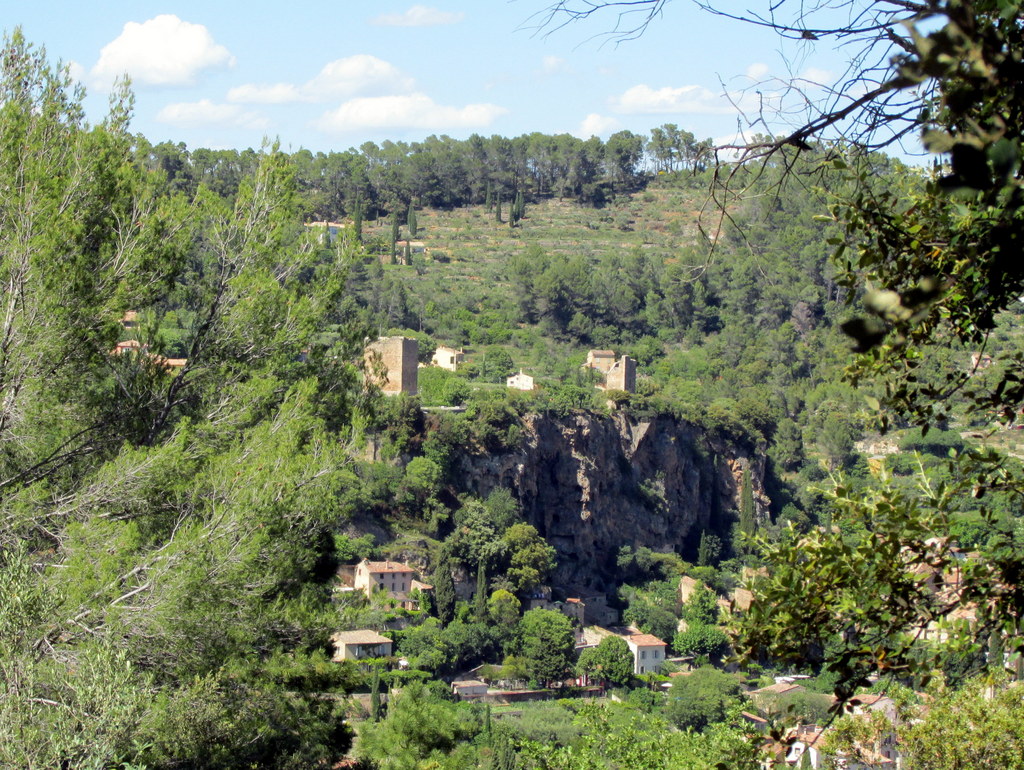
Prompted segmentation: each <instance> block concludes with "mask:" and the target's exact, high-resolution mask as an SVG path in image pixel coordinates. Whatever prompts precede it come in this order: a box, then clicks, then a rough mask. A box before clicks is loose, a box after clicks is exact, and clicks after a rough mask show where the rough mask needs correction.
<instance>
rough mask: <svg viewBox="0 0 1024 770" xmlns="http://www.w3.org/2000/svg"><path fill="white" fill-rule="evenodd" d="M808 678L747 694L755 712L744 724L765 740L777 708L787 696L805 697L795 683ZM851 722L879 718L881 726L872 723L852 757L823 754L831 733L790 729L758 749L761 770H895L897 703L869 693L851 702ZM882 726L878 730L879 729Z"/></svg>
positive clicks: (780, 681) (780, 682)
mask: <svg viewBox="0 0 1024 770" xmlns="http://www.w3.org/2000/svg"><path fill="white" fill-rule="evenodd" d="M803 678H806V677H801V676H790V677H778V678H777V679H776V680H775V684H772V685H769V686H767V687H761V688H760V689H757V690H751V691H750V692H748V693H747V698H748V699H749V700H750V703H751V705H752V707H753V708H754V709H755V711H744V712H743V713H742V716H743V719H744V720H745V721H746V722H747V723H748V724H750V725H751V726H752V727H753V728H754V729H755V730H757V731H760V732H762V733H765V735H766V736H768V734H769V732H770V731H769V726H770V720H771V718H772V717H773V716H776V715H779V704H780V703H781V702H784V699H786V698H787V697H789V696H793V695H796V694H797V693H801V692H806V691H807V690H806V688H804V687H803V686H802V685H800V684H798V683H797V682H798V680H800V679H803ZM850 704H851V706H852V712H851V713H850V716H851V717H852V718H853V719H864V720H872V717H873V715H876V714H877V715H880V716H881V717H882V721H881V722H878V721H873V722H872V729H869V730H866V731H863V734H870V735H873V738H872V739H871V740H870V742H869V743H868V744H866V745H860V744H858V745H856V746H855V752H854V753H851V754H847V753H845V752H843V751H833V752H827V751H826V750H825V744H826V741H825V738H826V736H827V735H828V733H829V731H830V730H831V729H833V728H831V727H825V726H821V725H817V724H802V725H798V726H796V727H793V728H791V729H790V730H789V731H788V732H787V733H786V734H785V735H783V736H782V739H781V740H779V739H778V738H776V737H766V739H765V742H764V743H763V744H762V746H761V748H762V750H763V751H764V754H765V759H764V763H763V767H765V768H766V769H768V768H777V767H801V768H802V767H810V768H812V769H813V770H818V768H824V767H840V768H843V770H890V769H891V770H898V768H900V767H901V757H900V751H899V741H898V733H897V731H898V727H899V717H898V715H897V709H896V703H895V701H893V699H892V698H890V697H889V696H887V695H882V694H876V693H870V694H864V695H859V696H857V697H856V698H854V699H853V700H851V701H850ZM879 725H881V727H879Z"/></svg>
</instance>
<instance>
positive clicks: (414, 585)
mask: <svg viewBox="0 0 1024 770" xmlns="http://www.w3.org/2000/svg"><path fill="white" fill-rule="evenodd" d="M409 587H410V588H418V589H420V590H421V591H433V590H434V586H432V585H430V583H423V582H420V581H419V580H413V581H412V582H411V583H410V584H409Z"/></svg>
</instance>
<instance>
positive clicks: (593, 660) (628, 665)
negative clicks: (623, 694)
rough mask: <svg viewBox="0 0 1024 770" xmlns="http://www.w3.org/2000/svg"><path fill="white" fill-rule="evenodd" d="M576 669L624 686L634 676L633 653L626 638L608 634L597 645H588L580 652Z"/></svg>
mask: <svg viewBox="0 0 1024 770" xmlns="http://www.w3.org/2000/svg"><path fill="white" fill-rule="evenodd" d="M576 671H577V672H579V673H580V674H586V675H588V676H590V677H593V678H595V679H603V680H605V681H607V682H609V683H611V684H612V685H615V686H617V687H623V686H625V685H627V684H629V682H630V681H631V680H632V678H633V654H632V653H631V652H630V651H629V645H627V644H626V640H625V639H623V638H622V637H619V636H606V637H605V638H604V639H602V640H601V641H600V643H599V644H598V645H597V646H596V647H588V648H587V649H585V650H584V651H583V652H582V653H580V658H579V660H578V661H577V662H576Z"/></svg>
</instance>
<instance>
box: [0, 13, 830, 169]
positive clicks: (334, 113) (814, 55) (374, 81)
mask: <svg viewBox="0 0 1024 770" xmlns="http://www.w3.org/2000/svg"><path fill="white" fill-rule="evenodd" d="M549 3H550V0H511V1H508V0H472V1H471V0H436V1H435V0H424V3H423V4H420V3H417V2H410V1H409V0H405V1H404V2H392V1H391V0H380V1H377V2H354V0H335V2H333V3H317V2H305V3H289V2H275V3H269V2H266V0H250V2H246V3H244V4H243V3H236V2H228V1H227V0H205V2H192V1H190V0H165V2H159V3H154V2H148V1H146V0H141V1H140V0H134V1H133V2H121V1H119V0H106V1H105V2H103V3H102V4H100V3H81V2H78V3H72V2H68V1H67V0H34V1H33V2H32V3H19V4H17V5H18V6H19V7H18V8H17V10H12V11H8V12H7V13H5V14H4V15H3V29H4V31H5V33H7V34H9V33H10V32H11V31H13V29H14V28H15V27H18V26H20V27H21V29H22V31H23V32H24V34H25V37H26V38H27V39H28V41H29V42H30V43H32V44H34V45H36V46H43V47H45V48H46V51H47V55H48V56H49V57H50V58H51V59H52V60H60V61H62V62H63V63H65V64H67V65H68V66H69V67H70V70H71V73H72V74H73V76H74V77H75V78H77V79H78V80H80V81H81V82H82V83H83V84H84V85H85V86H86V89H87V92H88V97H87V102H86V107H87V112H88V115H89V118H90V120H92V121H93V122H98V121H99V120H101V119H102V117H103V115H104V114H105V110H106V105H107V100H108V95H109V93H110V90H111V86H112V84H113V83H114V81H115V80H116V79H117V78H118V77H122V76H124V75H125V74H127V75H128V76H129V77H130V78H131V83H132V90H133V92H134V94H135V117H134V119H133V122H132V129H133V130H134V131H136V132H140V133H142V134H143V135H145V136H146V138H147V139H149V140H150V141H151V142H154V143H156V142H161V141H165V140H169V141H172V142H175V143H177V142H184V143H185V144H186V145H187V146H188V147H189V148H196V147H208V148H213V149H226V148H235V149H244V148H247V147H252V148H257V149H258V148H259V147H260V146H261V145H262V144H263V143H264V142H265V140H268V139H269V140H277V141H279V142H280V143H281V146H282V148H283V149H286V150H289V151H295V150H298V149H301V148H305V149H309V150H311V151H313V152H318V151H324V152H326V151H332V150H338V151H341V150H346V149H348V148H350V147H355V148H358V147H359V146H360V145H362V144H363V143H364V142H367V141H373V142H377V143H380V142H382V141H385V140H392V141H406V142H412V141H417V140H421V139H423V138H425V137H427V136H430V135H432V134H435V135H438V136H440V135H443V134H447V135H448V136H451V137H453V138H456V139H463V138H466V137H468V136H469V135H471V134H474V133H477V134H482V135H485V136H490V135H492V134H500V135H503V136H518V135H520V134H525V133H531V132H534V131H539V132H542V133H546V134H558V133H570V134H574V135H576V136H580V137H583V138H587V137H590V136H592V135H596V136H600V137H601V138H603V139H606V138H607V137H608V136H609V135H610V134H612V133H614V132H615V131H620V130H624V129H628V130H631V131H634V132H636V133H643V134H647V133H649V131H650V129H651V128H653V127H656V126H661V125H663V124H666V123H673V124H675V125H677V126H679V127H680V128H683V129H686V130H688V131H691V132H693V133H694V134H695V135H696V137H697V138H712V139H714V140H716V142H717V143H724V142H727V141H731V140H732V139H734V138H735V137H736V136H737V131H738V127H739V126H742V125H744V123H745V122H749V121H744V120H743V119H742V117H741V111H742V112H743V113H745V114H746V115H747V118H748V119H749V117H750V116H751V115H753V114H754V113H755V112H756V111H757V105H759V104H765V103H766V104H772V103H773V99H776V98H778V92H779V84H780V83H781V81H782V80H783V79H790V78H792V77H794V76H795V77H797V78H799V79H800V80H801V82H802V83H803V84H804V85H806V86H807V87H808V88H810V89H811V90H812V92H813V90H814V87H815V85H814V84H816V83H823V82H828V81H830V79H831V78H834V77H836V76H837V75H838V74H839V73H840V72H841V71H842V67H843V60H842V57H841V55H839V54H837V53H836V52H834V51H832V50H831V47H830V46H823V45H820V44H819V45H817V46H816V45H815V43H813V42H791V43H788V44H787V47H786V48H780V41H779V40H778V39H776V38H775V37H773V36H772V35H771V33H770V32H767V31H765V30H762V29H758V28H754V27H749V26H747V25H743V24H740V23H738V22H733V21H729V20H726V19H721V18H716V17H712V16H710V15H708V14H706V13H703V12H701V11H699V10H698V9H696V8H695V7H694V6H693V5H692V4H691V3H690V2H688V0H678V2H672V3H669V4H667V5H666V6H665V10H664V13H663V15H662V17H661V18H659V19H657V20H655V21H654V23H653V24H652V25H651V26H650V27H649V28H648V29H647V31H646V32H645V33H644V34H643V35H642V36H641V37H639V38H638V39H634V40H624V41H616V39H614V38H609V37H608V36H607V35H605V34H603V33H606V32H607V31H608V30H610V29H612V28H613V27H614V24H615V17H614V15H612V14H604V15H598V16H595V17H593V18H591V19H589V20H586V21H585V22H578V23H573V24H570V25H567V26H565V27H563V28H561V29H557V30H551V29H550V28H549V29H548V30H547V31H546V32H545V31H538V30H537V28H536V27H537V24H538V21H539V18H538V16H537V14H538V13H540V12H542V11H543V10H544V8H545V7H546V6H547V5H548V4H549ZM769 127H770V128H771V129H772V130H773V131H781V130H783V128H784V123H782V122H773V123H772V124H770V126H769ZM764 128H765V127H764V126H756V127H755V129H754V131H757V130H761V131H764ZM748 131H749V130H748ZM751 133H752V132H751Z"/></svg>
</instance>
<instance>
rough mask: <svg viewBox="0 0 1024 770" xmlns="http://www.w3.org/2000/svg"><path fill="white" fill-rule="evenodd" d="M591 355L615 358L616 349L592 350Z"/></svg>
mask: <svg viewBox="0 0 1024 770" xmlns="http://www.w3.org/2000/svg"><path fill="white" fill-rule="evenodd" d="M590 355H592V356H601V357H602V358H608V357H611V358H614V357H615V351H614V350H591V351H590Z"/></svg>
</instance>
